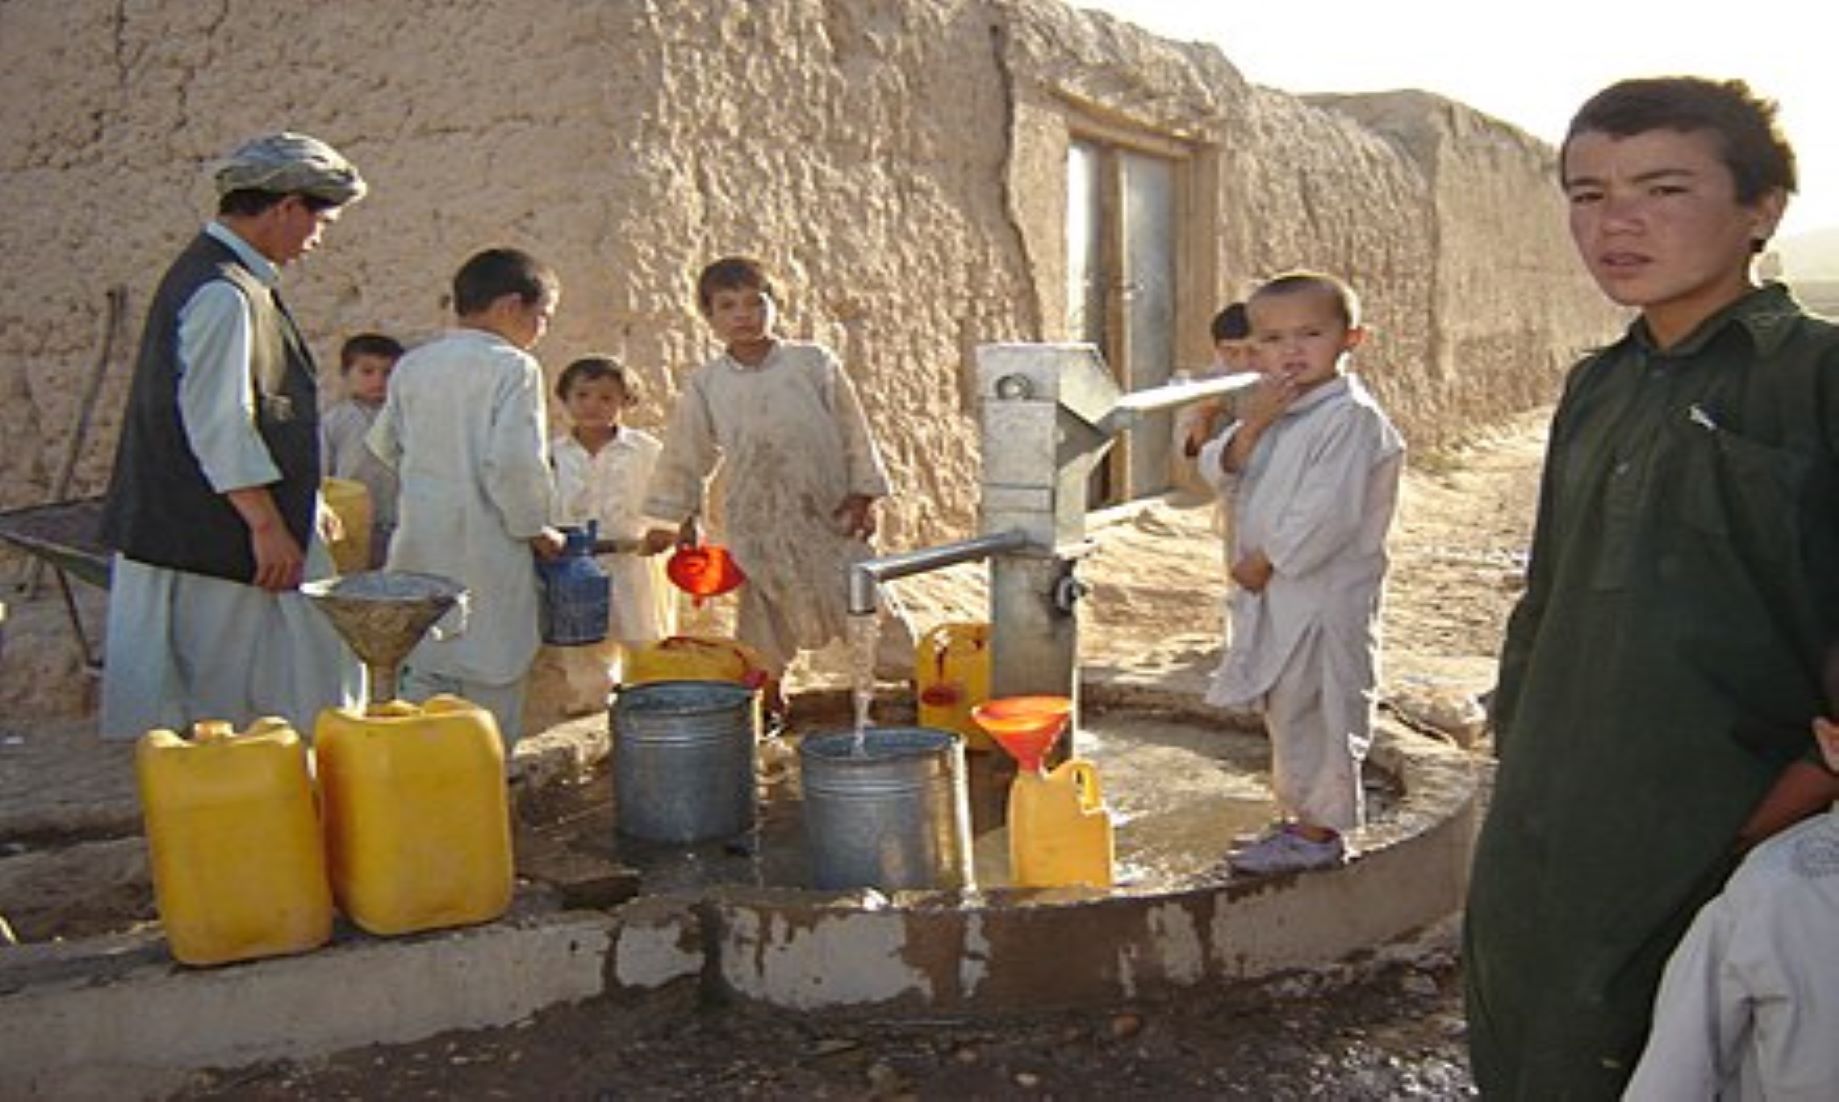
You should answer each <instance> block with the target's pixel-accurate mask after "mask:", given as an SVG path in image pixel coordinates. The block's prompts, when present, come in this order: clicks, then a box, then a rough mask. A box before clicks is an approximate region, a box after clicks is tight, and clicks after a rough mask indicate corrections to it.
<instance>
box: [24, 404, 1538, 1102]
mask: <svg viewBox="0 0 1839 1102" xmlns="http://www.w3.org/2000/svg"><path fill="white" fill-rule="evenodd" d="M1544 419H1545V414H1543V413H1534V414H1530V415H1528V416H1526V417H1524V418H1522V419H1520V420H1518V421H1516V422H1514V423H1512V424H1508V425H1503V426H1500V427H1498V428H1497V429H1496V430H1494V431H1492V432H1490V433H1487V434H1482V435H1478V436H1477V437H1476V438H1474V439H1473V440H1472V442H1471V443H1470V445H1469V446H1468V447H1466V448H1463V449H1461V450H1457V451H1451V452H1446V453H1440V454H1436V455H1426V456H1414V457H1413V459H1412V464H1411V467H1410V469H1409V471H1408V473H1407V477H1406V485H1405V490H1404V495H1403V498H1402V501H1401V513H1400V523H1399V526H1398V528H1397V530H1396V531H1395V534H1394V539H1393V545H1392V546H1393V556H1394V557H1393V567H1392V575H1391V583H1390V588H1389V592H1388V603H1387V606H1386V609H1385V632H1386V636H1385V670H1384V681H1383V685H1382V689H1383V695H1384V698H1385V700H1386V703H1387V706H1388V707H1390V708H1391V709H1392V710H1393V711H1394V712H1395V713H1398V714H1400V715H1401V716H1402V717H1403V718H1405V719H1407V720H1409V721H1412V722H1414V723H1416V724H1417V725H1419V726H1422V727H1428V728H1436V729H1440V730H1442V731H1446V732H1450V733H1451V734H1454V735H1457V736H1458V737H1459V740H1460V741H1464V742H1466V741H1467V740H1468V739H1469V738H1470V737H1472V736H1474V735H1476V734H1478V724H1477V720H1478V713H1477V710H1476V707H1475V704H1474V697H1475V696H1476V695H1478V694H1480V693H1482V692H1484V691H1486V690H1487V689H1488V688H1489V687H1490V686H1491V684H1492V677H1493V665H1494V654H1495V651H1496V650H1497V648H1498V645H1499V639H1500V632H1501V627H1502V624H1503V623H1504V620H1505V617H1506V615H1507V612H1508V611H1509V609H1510V608H1511V606H1512V603H1513V601H1514V599H1515V597H1516V595H1517V587H1518V582H1519V574H1520V569H1521V566H1522V565H1523V559H1524V553H1525V549H1526V546H1527V542H1528V532H1529V529H1530V526H1531V518H1532V512H1533V504H1534V500H1535V496H1536V491H1537V480H1538V463H1539V458H1540V454H1541V448H1542V437H1543V427H1544ZM1092 535H1093V536H1094V538H1095V540H1096V543H1097V550H1096V551H1095V553H1094V554H1093V556H1092V558H1091V559H1090V560H1089V561H1088V562H1087V563H1086V564H1085V565H1084V566H1082V568H1081V573H1082V577H1083V578H1084V579H1085V580H1086V581H1087V582H1088V583H1089V584H1090V585H1091V587H1092V592H1091V594H1090V597H1089V599H1088V601H1087V602H1086V604H1085V605H1084V609H1083V618H1082V622H1081V624H1082V633H1083V637H1082V652H1083V656H1084V657H1083V665H1084V667H1085V669H1086V671H1087V674H1088V676H1090V675H1092V674H1093V673H1094V672H1095V671H1101V672H1105V673H1110V674H1119V673H1121V674H1125V675H1129V676H1135V677H1139V678H1143V677H1148V678H1157V677H1162V676H1170V677H1173V676H1177V675H1180V676H1185V677H1188V678H1190V679H1191V678H1193V677H1195V676H1196V675H1198V674H1201V673H1204V672H1205V671H1206V670H1209V669H1211V668H1212V666H1213V664H1214V663H1215V662H1216V661H1217V656H1218V649H1219V645H1220V622H1219V620H1220V601H1219V595H1220V592H1221V582H1220V578H1221V566H1220V541H1219V537H1218V535H1217V534H1216V533H1215V531H1214V528H1213V507H1212V505H1211V504H1210V503H1208V502H1204V501H1199V500H1196V501H1195V502H1193V503H1188V504H1181V503H1174V504H1170V503H1156V504H1151V505H1147V506H1138V507H1131V508H1126V509H1123V510H1118V511H1115V512H1113V513H1111V514H1109V515H1107V516H1104V517H1102V518H1099V519H1097V520H1096V521H1095V523H1094V525H1093V531H1092ZM980 579H981V571H980V570H978V569H976V568H957V569H954V570H953V571H950V572H946V573H944V574H942V575H931V576H923V577H921V578H917V579H907V580H903V581H902V582H900V583H897V584H896V590H897V593H898V595H899V596H900V598H901V599H902V601H903V603H904V604H905V606H906V607H907V609H908V611H909V613H910V614H911V616H912V618H913V620H914V621H915V623H916V624H918V625H919V626H921V627H924V626H926V625H929V624H931V623H935V622H938V621H941V620H945V619H977V618H981V607H980V606H981V605H982V600H983V598H982V592H981V581H980ZM26 611H27V613H28V615H27V617H26V620H27V623H28V624H30V623H31V622H32V619H31V617H32V614H33V613H34V612H40V613H41V614H42V610H31V609H28V610H26ZM41 619H49V620H50V621H51V622H55V618H54V617H49V618H46V617H42V615H41ZM18 624H19V621H18V620H17V619H16V620H15V621H14V623H13V625H10V626H9V629H10V631H11V633H12V637H11V638H10V639H9V644H11V645H13V646H17V645H18V644H19V642H20V636H19V634H18V630H17V628H18ZM16 653H17V652H15V653H14V654H9V655H8V656H7V657H8V660H9V662H11V661H13V660H14V658H15V654H16ZM13 670H14V672H17V670H18V667H17V666H14V667H13ZM9 679H10V675H9ZM826 680H827V678H826V676H825V674H824V673H823V671H821V670H820V671H816V672H813V673H811V674H809V675H808V678H807V684H818V683H821V682H824V681H826ZM795 688H796V686H795ZM795 707H796V701H795ZM795 715H796V713H795ZM63 722H69V721H68V720H66V721H63ZM124 749H125V748H124ZM1481 749H1482V750H1484V751H1485V742H1484V743H1483V744H1482V746H1481ZM91 764H92V765H93V763H91ZM43 779H44V777H43V774H42V773H41V774H40V775H39V780H40V782H41V783H42V781H43ZM84 844H85V845H89V846H95V847H100V849H97V850H96V851H95V852H96V853H98V854H100V855H102V856H109V855H114V857H115V858H119V859H120V860H123V861H126V862H128V863H130V864H132V863H134V862H135V861H136V860H138V858H139V854H138V852H137V851H138V843H137V840H136V839H134V838H132V837H123V836H121V835H120V828H119V827H118V826H115V825H98V826H97V827H96V829H95V830H94V831H93V832H92V833H91V836H90V837H89V839H88V840H86V841H85V842H84ZM126 875H127V874H125V873H124V876H126ZM140 890H141V892H142V894H144V889H140ZM53 894H55V893H53ZM14 902H15V903H16V902H17V900H15V901H14ZM92 902H93V901H92ZM138 902H140V903H144V902H145V901H144V900H138ZM67 921H69V922H74V923H76V924H77V925H75V926H72V927H71V929H70V930H69V931H67V934H68V936H81V934H82V933H83V931H82V930H81V929H80V928H79V927H80V926H81V918H80V916H70V917H69V918H68V919H67ZM1454 931H1455V923H1454V922H1453V921H1452V922H1450V923H1448V924H1446V925H1445V926H1443V927H1440V928H1438V929H1435V930H1432V931H1428V932H1427V933H1426V934H1425V935H1424V937H1423V938H1422V939H1421V940H1420V941H1419V942H1417V943H1415V944H1413V945H1409V946H1402V947H1392V948H1388V949H1386V950H1384V951H1382V952H1380V953H1377V954H1375V955H1374V956H1373V957H1372V958H1371V959H1368V960H1365V961H1361V962H1357V963H1349V964H1344V965H1340V966H1336V967H1334V968H1330V969H1326V970H1323V971H1321V972H1319V973H1311V974H1308V975H1300V976H1290V977H1284V978H1281V979H1278V980H1275V981H1271V982H1267V983H1264V984H1261V985H1256V986H1251V985H1246V986H1240V987H1235V988H1231V989H1217V990H1206V991H1198V992H1192V993H1188V994H1186V995H1184V996H1182V997H1180V998H1178V999H1171V1000H1168V1001H1163V1002H1157V1003H1145V1004H1141V1005H1131V1006H1115V1007H1102V1008H1088V1009H1083V1010H1076V1011H1074V1010H1054V1011H1043V1012H1041V1013H1039V1014H1033V1015H1026V1016H1008V1017H1001V1018H996V1017H951V1018H935V1019H926V1020H917V1021H916V1020H892V1019H890V1020H878V1019H864V1018H861V1017H860V1016H856V1015H822V1014H820V1015H809V1014H796V1013H791V1012H788V1011H783V1010H774V1009H769V1008H758V1007H746V1006H729V1007H709V1006H696V1005H693V1004H692V1003H691V1001H690V1000H691V997H692V996H691V994H690V993H688V992H682V993H676V994H673V995H670V996H666V998H665V1001H666V1002H669V1001H670V1000H671V999H675V1000H676V1001H675V1003H673V1004H671V1005H667V1006H663V1007H659V1006H650V1007H647V1008H645V1009H643V1010H634V1009H632V1008H631V1007H625V1008H621V1007H619V1006H615V1005H613V1004H612V1003H611V1002H608V1001H599V1000H597V1001H592V1002H588V1003H585V1004H581V1005H578V1006H571V1007H558V1008H553V1009H551V1010H549V1011H546V1012H544V1013H542V1014H540V1015H538V1016H537V1017H536V1018H535V1019H533V1020H531V1021H527V1022H523V1023H519V1024H518V1025H517V1026H515V1027H511V1028H505V1029H495V1030H482V1031H471V1032H460V1033H451V1034H446V1035H442V1036H439V1037H435V1038H432V1039H429V1040H427V1041H423V1042H420V1043H417V1044H413V1045H404V1046H395V1047H389V1048H374V1049H366V1050H358V1051H352V1052H347V1053H344V1054H341V1055H338V1056H336V1057H333V1058H330V1059H327V1060H322V1061H312V1062H307V1063H293V1062H281V1063H270V1064H262V1065H257V1066H253V1067H248V1068H240V1069H212V1070H204V1071H200V1072H199V1073H197V1074H196V1075H195V1076H194V1078H193V1081H192V1083H191V1085H190V1086H189V1087H188V1088H187V1089H186V1090H185V1091H184V1092H183V1093H182V1095H181V1096H180V1097H184V1098H238V1099H242V1098H250V1099H281V1098H350V1099H397V1098H414V1097H427V1098H529V1097H551V1098H557V1099H577V1098H582V1099H589V1098H592V1099H598V1098H609V1099H610V1098H675V1097H684V1096H695V1095H703V1094H715V1095H720V1096H733V1097H756V1098H794V1097H796V1098H805V1097H811V1098H869V1097H877V1098H905V1097H912V1098H944V1097H954V1096H972V1097H1011V1096H1016V1097H1035V1096H1038V1097H1058V1098H1074V1097H1092V1096H1099V1095H1121V1096H1128V1097H1151V1096H1154V1097H1196V1096H1207V1097H1244V1098H1261V1099H1287V1098H1328V1099H1381V1098H1462V1097H1469V1096H1471V1095H1472V1094H1473V1088H1472V1086H1471V1083H1470V1080H1469V1076H1468V1071H1467V1067H1466V1056H1465V1052H1464V1048H1463V1023H1462V1008H1461V998H1460V980H1459V977H1458V975H1457V968H1456V963H1455V956H1456V954H1455V949H1454V942H1455V934H1454Z"/></svg>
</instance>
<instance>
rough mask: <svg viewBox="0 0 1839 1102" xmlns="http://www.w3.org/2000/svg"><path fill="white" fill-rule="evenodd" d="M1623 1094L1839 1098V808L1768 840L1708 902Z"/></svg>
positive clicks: (1805, 1101) (1825, 1101)
mask: <svg viewBox="0 0 1839 1102" xmlns="http://www.w3.org/2000/svg"><path fill="white" fill-rule="evenodd" d="M1623 1097H1624V1098H1625V1099H1631V1100H1635V1102H1674V1100H1676V1099H1712V1098H1716V1099H1744V1100H1751V1099H1754V1100H1761V1099H1770V1100H1778V1099H1779V1100H1783V1102H1831V1100H1832V1099H1834V1098H1839V808H1835V809H1834V810H1832V811H1829V812H1827V813H1826V814H1824V815H1816V816H1814V817H1813V818H1811V819H1808V820H1806V821H1804V822H1801V823H1798V824H1796V825H1795V826H1792V827H1790V828H1788V829H1787V830H1785V831H1783V832H1781V833H1780V834H1778V835H1776V836H1775V837H1773V838H1771V839H1769V840H1768V841H1766V842H1764V843H1763V844H1762V845H1760V846H1757V847H1756V849H1755V850H1754V851H1752V852H1751V853H1750V855H1749V856H1748V857H1746V858H1744V861H1743V864H1742V865H1741V866H1739V867H1738V869H1737V871H1736V873H1735V874H1734V875H1732V876H1731V878H1730V882H1729V883H1728V884H1726V885H1725V886H1724V891H1723V892H1722V893H1720V894H1719V895H1718V896H1717V897H1716V898H1714V899H1712V901H1711V902H1709V903H1707V904H1705V906H1704V907H1703V908H1701V909H1700V911H1699V913H1698V917H1697V918H1695V919H1694V920H1693V922H1692V928H1691V929H1690V930H1688V931H1687V932H1686V936H1685V937H1684V938H1683V939H1682V940H1681V941H1680V943H1679V946H1678V947H1677V948H1676V949H1674V951H1673V956H1672V957H1671V958H1670V959H1669V960H1668V961H1667V969H1666V973H1665V975H1664V976H1663V977H1662V979H1661V982H1660V993H1659V995H1657V996H1656V997H1655V1002H1654V1024H1653V1030H1652V1032H1651V1033H1650V1034H1649V1036H1648V1042H1647V1049H1646V1051H1645V1052H1643V1053H1642V1055H1641V1062H1640V1063H1639V1064H1638V1065H1636V1067H1635V1075H1634V1078H1633V1079H1632V1080H1630V1082H1629V1085H1628V1093H1627V1094H1626V1095H1624V1096H1623Z"/></svg>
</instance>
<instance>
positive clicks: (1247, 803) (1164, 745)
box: [525, 705, 1398, 895]
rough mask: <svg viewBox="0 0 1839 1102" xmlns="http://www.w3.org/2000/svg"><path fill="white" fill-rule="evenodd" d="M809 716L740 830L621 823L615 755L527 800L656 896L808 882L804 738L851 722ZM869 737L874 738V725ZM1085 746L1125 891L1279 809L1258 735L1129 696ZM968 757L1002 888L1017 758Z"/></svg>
mask: <svg viewBox="0 0 1839 1102" xmlns="http://www.w3.org/2000/svg"><path fill="white" fill-rule="evenodd" d="M889 721H890V722H898V720H897V719H890V720H889ZM800 728H801V730H795V731H784V732H775V733H774V734H773V735H771V736H770V737H769V738H767V739H766V740H765V741H764V743H763V744H762V748H761V753H760V759H761V762H762V769H761V774H760V776H761V784H760V790H759V791H760V802H759V812H758V820H757V823H756V825H755V827H754V829H753V830H752V831H750V832H748V833H747V834H745V835H742V836H740V837H736V838H729V839H721V840H717V841H711V842H706V843H702V844H699V845H691V846H681V845H666V844H660V843H653V842H646V841H642V840H637V839H633V838H630V837H626V836H624V835H621V834H620V833H619V832H618V830H617V827H616V822H617V817H618V811H617V794H616V793H615V791H614V785H613V781H612V777H611V771H610V770H608V769H607V768H605V766H604V765H603V766H601V767H599V768H597V769H596V770H595V771H594V772H593V773H592V774H591V775H590V776H588V777H587V778H585V779H584V780H583V781H582V782H581V783H579V784H574V785H570V786H567V787H566V788H561V789H556V790H553V791H550V792H547V793H543V794H540V795H538V796H537V797H536V798H535V799H534V800H533V801H531V802H530V804H529V805H528V807H527V808H526V815H525V819H526V822H527V823H528V829H529V830H530V831H531V832H532V833H534V834H536V835H540V836H542V837H544V838H545V839H547V840H549V841H552V842H555V843H559V844H562V845H565V846H567V847H569V848H572V849H576V850H578V851H581V852H586V853H590V854H593V855H594V856H597V857H599V858H602V859H604V860H608V861H612V862H616V863H618V864H620V865H623V866H626V867H628V868H630V869H632V870H633V871H634V872H636V873H637V874H638V876H639V879H640V883H641V885H642V887H641V891H643V892H644V893H646V894H654V893H680V892H696V891H700V890H702V889H705V888H708V887H712V886H717V885H724V886H732V887H756V888H803V887H807V886H808V885H810V884H811V883H812V864H811V862H812V855H811V853H810V852H809V848H808V846H807V844H806V839H805V834H804V828H803V792H802V791H801V786H800V784H799V777H798V771H797V768H796V759H797V743H798V741H799V739H800V738H801V737H802V735H803V734H805V733H819V732H827V731H835V730H842V729H843V728H841V727H840V726H838V725H837V722H836V719H835V717H831V716H820V717H819V718H816V719H813V720H810V721H807V722H806V723H803V724H800ZM866 737H867V738H868V739H869V740H871V742H872V740H873V739H874V737H875V734H874V728H873V727H871V728H870V729H869V730H868V732H867V734H866ZM1075 745H1076V747H1077V753H1078V755H1079V756H1080V757H1082V758H1085V759H1087V760H1089V761H1091V762H1092V763H1093V764H1094V765H1095V766H1096V768H1097V771H1098V774H1099V778H1100V783H1101V786H1102V790H1103V794H1104V798H1105V802H1106V805H1107V806H1108V807H1109V809H1110V811H1111V814H1112V822H1113V824H1114V827H1115V838H1116V844H1117V865H1116V889H1115V891H1116V894H1121V895H1145V894H1154V893H1157V892H1163V891H1168V890H1170V889H1173V888H1176V887H1178V886H1181V885H1184V884H1188V883H1191V882H1193V881H1194V880H1195V879H1196V878H1198V877H1202V876H1205V875H1208V874H1210V873H1215V872H1217V871H1218V869H1217V866H1218V864H1219V861H1220V858H1221V856H1222V855H1223V854H1224V852H1225V850H1226V848H1227V846H1228V845H1229V844H1230V843H1231V841H1232V839H1233V838H1234V837H1236V836H1240V835H1244V834H1249V833H1253V832H1256V831H1258V830H1260V829H1262V828H1263V827H1264V826H1265V825H1266V824H1267V823H1268V822H1270V820H1271V819H1272V818H1273V817H1274V816H1275V814H1276V808H1275V804H1274V803H1273V800H1272V796H1271V792H1270V788H1269V773H1268V769H1269V753H1270V751H1269V746H1268V744H1267V742H1266V740H1265V738H1264V736H1263V735H1262V734H1261V733H1258V732H1252V731H1246V730H1238V729H1231V728H1226V727H1222V726H1221V725H1219V724H1218V723H1217V722H1213V723H1206V722H1202V721H1200V720H1197V719H1196V718H1195V717H1193V716H1189V715H1185V714H1183V713H1181V712H1179V711H1173V710H1166V709H1165V710H1160V711H1158V710H1153V709H1148V708H1144V707H1141V706H1137V705H1126V706H1123V707H1121V708H1116V709H1106V710H1095V711H1094V712H1093V714H1092V716H1091V717H1090V718H1089V719H1087V720H1086V721H1085V722H1084V723H1083V724H1082V726H1081V727H1080V729H1079V731H1078V732H1077V734H1076V737H1075ZM964 757H965V762H966V770H967V772H966V784H965V787H966V792H967V797H968V801H969V805H970V812H971V832H972V835H973V841H972V853H973V855H974V866H975V882H976V884H977V886H979V887H980V888H985V889H998V888H1005V887H1008V886H1010V878H1009V867H1008V866H1009V854H1008V847H1009V838H1008V828H1007V824H1006V822H1005V812H1006V805H1007V800H1008V792H1009V785H1010V782H1011V780H1012V778H1013V777H1014V775H1015V764H1014V762H1013V761H1012V760H1011V759H1009V758H1008V757H1007V756H1006V755H1004V754H1002V753H1001V752H1000V751H988V752H975V753H967V754H965V756H964ZM1367 787H1368V801H1369V805H1370V806H1371V807H1372V809H1373V813H1374V817H1375V819H1383V818H1384V817H1385V816H1387V815H1388V814H1389V812H1390V808H1391V807H1392V806H1393V805H1394V804H1396V802H1397V800H1396V796H1397V793H1398V782H1397V780H1396V779H1395V778H1392V777H1390V776H1389V775H1387V774H1386V773H1384V772H1383V771H1382V770H1379V769H1372V770H1369V776H1368V779H1367Z"/></svg>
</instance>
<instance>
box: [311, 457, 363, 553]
mask: <svg viewBox="0 0 1839 1102" xmlns="http://www.w3.org/2000/svg"><path fill="white" fill-rule="evenodd" d="M319 492H320V494H321V495H323V496H324V497H325V499H326V508H328V509H330V510H332V511H333V512H334V513H336V514H337V515H338V522H339V526H340V527H342V528H344V530H345V532H344V534H343V535H342V536H340V537H339V538H338V539H336V540H333V541H332V542H331V543H329V544H327V545H326V550H327V551H330V552H331V553H332V562H333V563H334V564H335V565H336V566H337V567H338V572H339V573H340V574H357V573H360V572H362V571H365V570H369V569H370V490H369V488H368V487H366V486H365V485H364V484H363V483H362V482H356V481H353V480H352V479H349V478H326V479H322V480H320V483H319Z"/></svg>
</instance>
